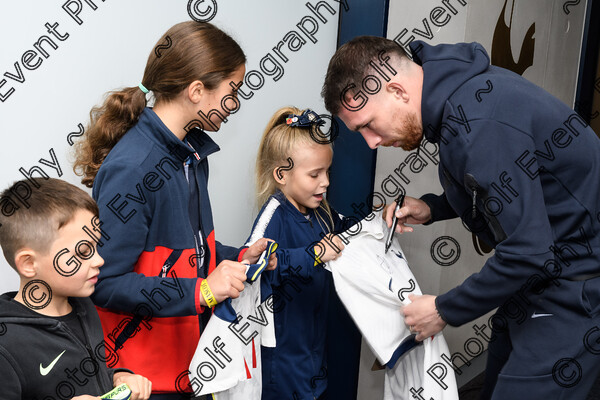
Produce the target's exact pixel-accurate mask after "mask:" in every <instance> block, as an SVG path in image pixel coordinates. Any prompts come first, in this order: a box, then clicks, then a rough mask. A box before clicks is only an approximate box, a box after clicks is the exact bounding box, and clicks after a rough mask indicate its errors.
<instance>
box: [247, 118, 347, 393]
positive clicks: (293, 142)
mask: <svg viewBox="0 0 600 400" xmlns="http://www.w3.org/2000/svg"><path fill="white" fill-rule="evenodd" d="M318 121H319V117H318V115H317V114H316V113H314V112H313V111H310V110H306V111H304V112H302V111H301V110H299V109H297V108H293V107H286V108H282V109H280V110H279V111H277V112H276V113H275V115H274V116H273V117H272V118H271V121H269V124H268V125H267V128H266V129H265V132H264V134H263V137H262V140H261V143H260V147H259V150H258V156H257V159H256V179H257V197H258V201H259V204H263V203H264V206H263V207H262V209H261V211H260V213H259V215H258V217H257V219H256V221H255V222H254V227H253V231H252V234H251V236H250V239H249V240H248V243H253V242H254V240H256V239H257V238H260V237H262V236H265V237H269V238H271V239H273V240H275V241H277V242H278V243H279V250H277V254H278V260H279V264H278V268H277V269H276V270H274V271H265V272H264V273H263V274H262V281H261V285H262V286H261V287H262V288H264V289H266V292H271V291H272V292H273V294H274V305H273V309H274V313H275V315H274V320H275V337H276V347H275V348H269V347H263V348H262V382H263V390H262V398H263V399H283V398H285V399H315V398H319V396H321V395H322V394H324V392H325V389H326V387H327V380H326V379H322V378H323V376H326V374H325V371H326V370H325V368H326V352H325V351H326V349H325V342H326V317H327V306H328V301H329V290H330V281H331V274H330V273H329V272H328V271H326V270H325V269H324V268H322V263H325V262H327V261H329V260H332V259H335V258H337V257H338V256H339V255H340V252H341V250H342V249H343V247H344V246H343V245H342V243H341V240H340V239H339V238H338V237H337V236H334V235H332V232H341V231H342V230H344V228H345V227H344V226H343V225H345V222H346V221H345V220H342V219H340V217H339V216H338V214H337V213H335V211H333V210H331V208H330V207H329V206H328V204H327V201H326V200H325V197H324V195H325V192H326V190H327V187H328V186H329V172H328V171H329V166H330V165H331V159H332V156H333V150H332V146H331V145H330V144H319V143H318V142H317V141H315V140H314V139H313V138H319V137H322V135H321V134H320V132H317V131H316V129H318V126H317V123H318ZM317 135H318V136H317ZM321 142H322V141H321ZM324 236H325V237H324Z"/></svg>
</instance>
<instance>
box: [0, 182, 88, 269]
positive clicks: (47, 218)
mask: <svg viewBox="0 0 600 400" xmlns="http://www.w3.org/2000/svg"><path fill="white" fill-rule="evenodd" d="M34 182H35V183H34ZM79 210H87V211H89V212H91V213H92V214H93V215H98V206H97V205H96V202H95V201H94V200H93V199H92V198H91V197H90V195H89V194H87V193H86V192H84V191H83V190H81V189H80V188H78V187H76V186H74V185H72V184H70V183H68V182H65V181H63V180H60V179H54V178H49V179H31V180H30V181H29V182H28V180H21V181H18V182H15V183H13V184H12V185H11V186H10V187H9V188H8V189H6V190H4V191H3V192H2V193H1V194H0V224H1V225H0V246H2V251H3V252H4V257H5V258H6V261H8V263H9V264H10V265H11V266H12V267H13V268H15V269H16V266H15V254H16V253H17V251H19V250H20V249H23V248H25V247H29V248H31V249H33V250H35V251H39V252H40V253H47V252H48V251H49V250H50V246H51V245H52V243H53V242H54V240H55V239H56V235H57V232H58V230H59V229H60V228H62V227H63V226H64V225H66V224H68V223H69V222H70V221H71V220H72V219H73V217H74V215H75V213H76V212H77V211H79Z"/></svg>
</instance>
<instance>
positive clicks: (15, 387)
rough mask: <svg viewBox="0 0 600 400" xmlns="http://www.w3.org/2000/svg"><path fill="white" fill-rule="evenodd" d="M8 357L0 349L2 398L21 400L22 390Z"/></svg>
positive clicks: (17, 375)
mask: <svg viewBox="0 0 600 400" xmlns="http://www.w3.org/2000/svg"><path fill="white" fill-rule="evenodd" d="M10 358H11V356H10V355H8V354H6V351H5V350H4V349H3V348H2V347H0V376H2V385H0V389H2V398H3V399H6V400H21V399H22V394H23V391H22V388H21V380H20V379H19V374H17V371H15V368H14V367H13V364H12V363H11V362H10V361H9V359H10Z"/></svg>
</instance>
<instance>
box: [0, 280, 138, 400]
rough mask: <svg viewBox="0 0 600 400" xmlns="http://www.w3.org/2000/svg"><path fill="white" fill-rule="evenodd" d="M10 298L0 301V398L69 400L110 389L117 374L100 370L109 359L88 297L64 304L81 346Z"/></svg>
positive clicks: (62, 327)
mask: <svg viewBox="0 0 600 400" xmlns="http://www.w3.org/2000/svg"><path fill="white" fill-rule="evenodd" d="M15 295H16V292H11V293H5V294H3V295H1V296H0V376H1V377H2V378H1V382H2V385H1V389H2V392H1V394H0V398H2V399H4V400H17V399H18V400H21V399H38V400H52V399H71V398H72V397H74V396H79V395H83V394H89V395H92V396H100V395H103V394H104V393H106V392H108V391H110V390H112V388H113V384H112V382H113V374H114V372H116V371H117V370H112V369H108V368H107V366H106V361H107V358H108V357H110V355H108V356H107V353H106V348H105V345H104V340H103V335H102V326H101V325H100V319H99V318H98V313H97V312H96V309H95V308H94V305H93V304H92V302H91V300H90V299H89V298H70V299H69V302H70V304H71V306H72V307H73V312H74V313H75V314H76V316H77V319H78V320H79V322H80V323H81V326H82V329H83V333H84V336H85V342H82V341H81V339H80V338H79V337H78V336H77V335H76V334H75V332H73V330H71V329H70V328H69V327H68V326H67V325H66V324H65V323H64V322H61V321H60V320H59V319H58V318H56V317H48V316H45V315H42V314H39V313H36V312H35V311H33V310H30V309H28V308H27V307H25V306H24V305H23V304H21V303H18V302H16V301H14V300H13V299H14V297H15ZM125 371H127V370H125ZM129 372H130V371H129Z"/></svg>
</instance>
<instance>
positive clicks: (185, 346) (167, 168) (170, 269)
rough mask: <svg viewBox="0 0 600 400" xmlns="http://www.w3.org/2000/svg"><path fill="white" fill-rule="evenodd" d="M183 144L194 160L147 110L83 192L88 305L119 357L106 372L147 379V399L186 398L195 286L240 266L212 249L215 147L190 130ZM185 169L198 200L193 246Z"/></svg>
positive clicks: (195, 326)
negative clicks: (90, 269) (93, 231)
mask: <svg viewBox="0 0 600 400" xmlns="http://www.w3.org/2000/svg"><path fill="white" fill-rule="evenodd" d="M186 140H187V141H188V142H189V145H191V146H192V147H193V149H195V150H196V152H194V150H193V149H192V148H191V147H190V146H189V145H188V144H186V143H185V142H183V141H181V140H179V139H178V138H177V137H176V136H175V135H174V134H173V133H172V132H171V131H170V130H169V129H168V128H167V127H166V126H165V125H164V124H163V123H162V121H161V120H160V119H159V118H158V116H157V115H156V114H155V113H154V111H152V109H151V108H146V109H145V110H144V111H143V113H142V115H141V116H140V118H139V121H138V122H137V124H136V125H135V126H134V127H133V128H131V129H130V130H129V131H128V132H127V133H126V134H125V135H124V136H123V138H122V139H121V140H120V141H119V142H118V143H117V144H116V145H115V147H114V148H113V149H112V150H111V151H110V153H109V154H108V156H107V157H106V159H105V160H104V162H103V164H102V166H101V167H100V170H99V171H98V174H97V176H96V179H95V181H94V187H93V193H92V194H93V197H94V199H95V200H96V201H97V203H98V207H99V209H100V221H101V224H102V231H103V237H102V238H101V241H100V243H98V251H99V253H100V255H101V256H102V257H103V258H104V261H105V264H104V266H103V267H102V269H101V270H100V276H99V281H98V284H97V285H96V291H95V292H94V294H93V296H92V300H93V301H94V303H95V304H96V306H97V308H98V313H99V315H100V319H101V321H102V326H103V329H104V335H105V337H106V343H107V346H111V345H113V346H114V348H113V349H112V350H116V354H117V355H118V357H117V360H115V361H114V362H113V364H112V365H110V366H111V367H113V366H119V367H123V368H129V369H132V370H134V371H136V373H138V374H140V375H143V376H145V377H147V378H148V379H150V380H151V381H152V391H153V393H174V392H178V391H179V392H181V391H185V392H189V391H191V390H190V388H189V386H188V383H189V380H188V377H187V372H186V371H187V369H188V367H189V364H190V361H191V359H192V356H193V355H194V351H195V350H196V346H197V344H198V339H199V337H200V334H201V332H202V329H203V325H204V323H205V322H206V316H207V315H206V314H207V313H205V315H204V317H203V316H201V314H202V313H203V312H205V311H206V310H205V309H204V307H202V306H201V305H200V295H201V294H200V284H201V282H202V279H201V277H206V276H207V273H208V274H210V273H211V272H212V271H214V269H215V267H216V266H217V264H218V263H220V262H221V261H223V260H225V259H229V260H241V257H242V255H243V253H244V251H245V250H244V248H241V249H239V248H235V247H230V246H224V245H222V244H220V243H219V242H217V241H216V240H215V232H214V228H213V220H212V212H211V207H210V200H209V197H208V190H207V183H208V161H207V157H208V155H210V154H212V153H214V152H216V151H218V150H219V147H218V146H217V145H216V144H215V143H214V142H213V141H212V140H211V139H210V138H209V137H208V135H206V134H205V133H204V132H202V131H200V130H198V129H194V130H191V131H190V132H189V133H188V134H187V136H186ZM186 160H187V162H188V163H189V162H190V160H191V163H190V164H189V168H194V171H195V175H196V188H197V191H198V193H199V201H200V225H199V226H200V227H201V232H202V238H201V243H202V245H198V246H197V244H196V242H200V238H195V235H194V229H193V228H192V224H191V222H190V211H189V199H190V189H189V188H188V181H187V179H186V175H185V169H184V163H185V162H186ZM190 176H191V175H190ZM196 236H197V233H196ZM202 256H203V263H202V264H201V265H199V263H198V260H199V259H201V258H202ZM208 313H210V311H208ZM203 321H204V322H203ZM119 347H120V348H119Z"/></svg>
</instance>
